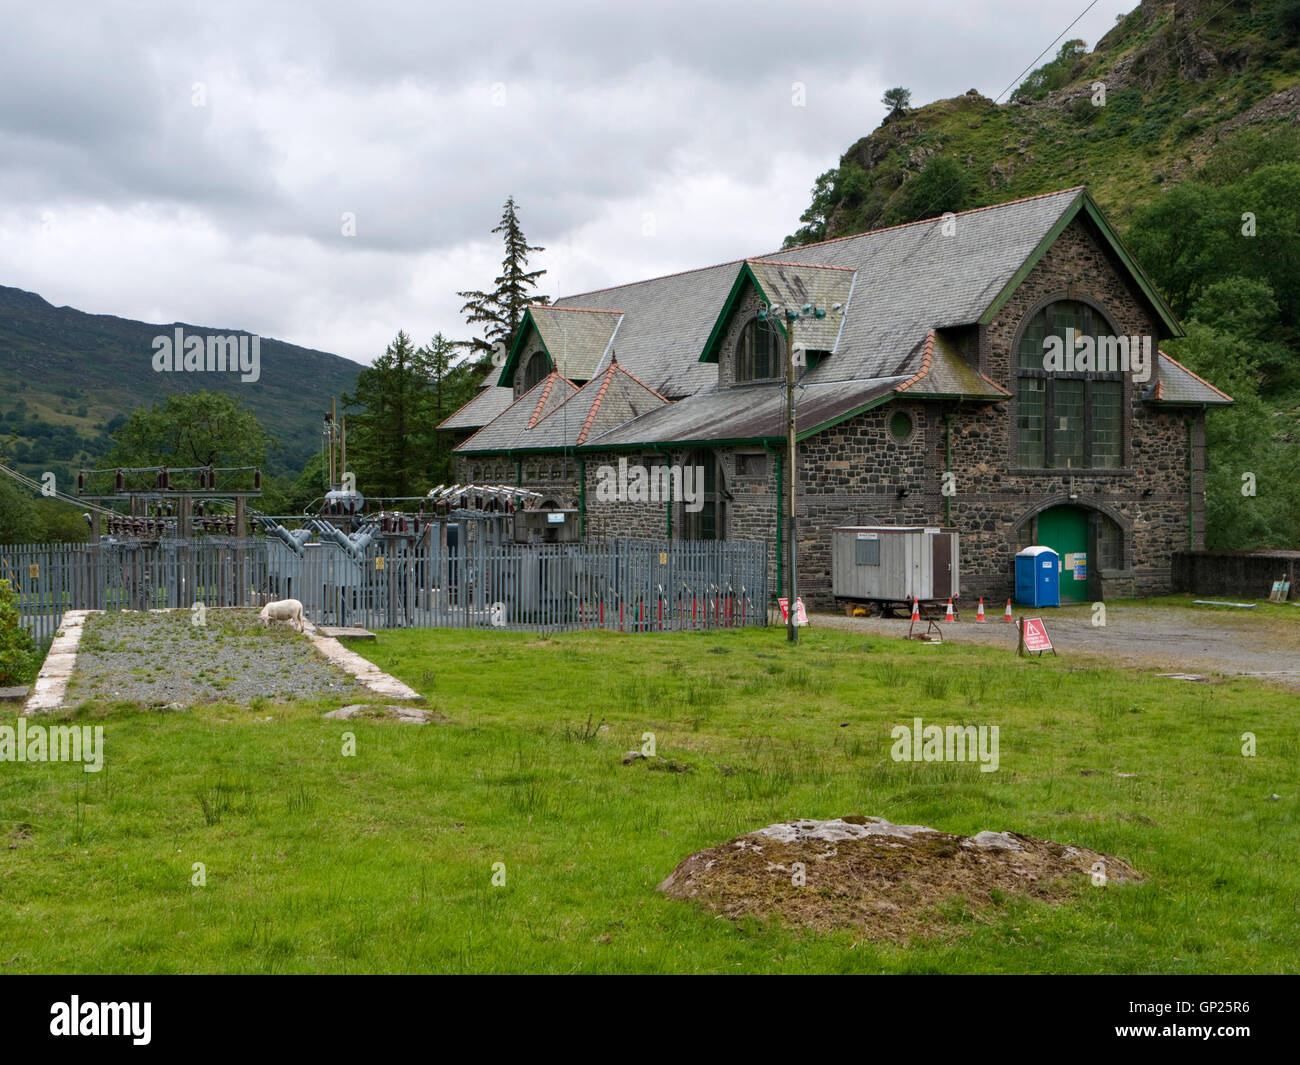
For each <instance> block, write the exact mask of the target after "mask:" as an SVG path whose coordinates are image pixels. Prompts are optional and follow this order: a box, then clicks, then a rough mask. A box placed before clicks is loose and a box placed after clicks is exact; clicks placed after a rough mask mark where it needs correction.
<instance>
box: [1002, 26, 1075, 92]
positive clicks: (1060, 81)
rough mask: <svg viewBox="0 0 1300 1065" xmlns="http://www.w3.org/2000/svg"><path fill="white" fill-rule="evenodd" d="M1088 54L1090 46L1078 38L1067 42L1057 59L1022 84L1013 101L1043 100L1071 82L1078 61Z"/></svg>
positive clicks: (1042, 67) (1040, 68) (1035, 72)
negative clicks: (1023, 99) (1022, 99)
mask: <svg viewBox="0 0 1300 1065" xmlns="http://www.w3.org/2000/svg"><path fill="white" fill-rule="evenodd" d="M1087 53H1088V45H1087V43H1086V42H1085V41H1081V40H1079V39H1078V38H1077V37H1076V38H1074V39H1073V40H1069V41H1066V42H1065V43H1064V44H1063V45H1061V47H1060V50H1059V51H1057V53H1056V58H1055V59H1053V60H1051V61H1050V62H1048V63H1045V64H1044V65H1043V66H1041V67H1039V68H1038V69H1037V70H1035V71H1034V72H1033V73H1032V74H1030V75H1029V77H1027V78H1025V80H1024V81H1022V82H1021V83H1020V87H1019V88H1018V89H1016V91H1015V92H1014V93H1013V94H1012V99H1019V98H1022V97H1023V98H1025V99H1028V100H1041V99H1042V98H1043V97H1044V96H1046V95H1047V94H1048V93H1049V92H1054V91H1055V90H1057V89H1060V88H1062V87H1063V86H1065V85H1066V84H1067V83H1068V82H1070V81H1071V80H1072V79H1073V78H1074V76H1075V74H1076V67H1077V66H1078V61H1079V60H1080V59H1082V58H1083V57H1084V56H1085V55H1087Z"/></svg>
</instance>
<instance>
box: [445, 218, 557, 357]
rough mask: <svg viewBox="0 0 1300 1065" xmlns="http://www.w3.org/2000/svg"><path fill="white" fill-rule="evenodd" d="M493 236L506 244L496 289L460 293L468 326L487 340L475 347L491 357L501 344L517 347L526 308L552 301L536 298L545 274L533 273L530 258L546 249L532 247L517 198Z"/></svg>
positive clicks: (476, 342)
mask: <svg viewBox="0 0 1300 1065" xmlns="http://www.w3.org/2000/svg"><path fill="white" fill-rule="evenodd" d="M492 232H493V233H500V234H501V235H502V238H501V239H502V241H503V242H504V244H505V249H506V254H505V258H504V259H502V261H501V273H500V274H498V275H497V277H496V278H495V279H494V280H493V282H492V283H493V284H494V285H495V286H496V287H495V288H494V289H493V290H492V291H491V292H480V291H477V290H474V291H469V292H457V293H456V295H458V296H460V297H461V299H463V300H465V305H464V306H463V307H461V309H460V310H461V313H462V314H465V315H466V318H465V320H466V322H467V323H468V324H469V325H471V326H482V328H483V336H482V337H481V338H477V339H475V340H474V341H473V342H472V343H473V346H474V349H475V351H477V352H480V353H482V354H484V355H487V354H490V353H491V352H492V349H493V347H494V346H495V345H496V344H497V343H498V342H499V343H502V344H504V345H505V346H506V348H507V349H509V347H510V345H511V344H513V343H514V340H515V334H516V333H518V331H519V323H520V322H521V321H522V320H523V317H524V308H525V307H527V306H528V304H530V303H539V304H545V303H549V302H550V300H549V299H548V297H546V296H542V295H534V294H532V291H531V290H532V289H534V288H536V287H537V279H538V278H540V277H541V276H542V275H543V274H545V273H546V271H545V270H529V269H528V256H529V254H531V253H532V252H536V251H545V250H546V249H545V248H542V247H537V246H534V245H531V244H529V243H528V241H527V240H526V239H525V238H524V231H523V227H522V226H521V225H520V224H519V209H518V207H517V206H516V205H515V198H514V197H513V196H511V197H510V198H509V199H507V200H506V205H505V209H504V210H503V211H502V214H501V222H500V223H499V224H498V225H497V227H496V228H495V229H493V230H492Z"/></svg>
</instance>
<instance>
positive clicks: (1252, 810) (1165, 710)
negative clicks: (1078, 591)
mask: <svg viewBox="0 0 1300 1065" xmlns="http://www.w3.org/2000/svg"><path fill="white" fill-rule="evenodd" d="M1295 613H1297V614H1300V611H1296V612H1295ZM1297 621H1300V619H1297ZM1292 623H1293V624H1294V623H1296V622H1292ZM357 650H359V651H360V652H361V653H363V654H366V655H367V656H368V657H371V658H372V659H373V660H374V661H375V662H376V663H377V664H378V665H379V666H380V667H381V668H384V669H387V670H389V671H390V672H393V673H395V674H396V675H398V676H399V677H401V678H402V679H403V680H405V681H406V682H407V683H409V684H411V685H412V686H414V687H416V688H418V689H419V690H421V691H423V692H424V693H425V694H426V695H427V697H428V705H429V707H430V708H431V709H434V710H437V711H438V712H440V713H441V714H444V715H446V716H447V717H448V718H449V720H448V721H447V722H446V723H442V724H432V725H428V726H422V727H420V726H412V725H403V724H398V723H395V722H389V721H372V720H357V721H350V722H345V721H326V720H322V719H321V718H320V713H321V711H322V710H323V709H326V708H328V707H329V706H330V705H333V704H330V703H326V702H319V701H318V702H299V703H294V704H287V705H285V704H276V703H271V702H260V703H259V704H258V705H256V706H255V707H252V708H244V707H235V706H230V705H222V704H215V705H211V706H207V707H203V708H198V709H195V710H194V711H192V712H190V713H186V714H165V715H160V714H157V713H150V712H146V711H141V710H138V709H136V708H133V707H130V706H125V705H121V704H118V705H114V706H106V705H88V706H84V707H82V708H81V709H80V710H79V711H77V712H76V713H75V714H69V715H67V716H68V717H71V718H75V719H77V720H81V721H83V722H86V723H95V724H102V725H103V726H104V728H105V744H106V760H105V766H104V769H103V771H102V772H100V773H98V774H87V773H83V772H82V771H81V769H80V767H79V766H75V765H42V764H29V763H12V762H0V842H2V843H3V844H4V845H3V846H0V903H2V905H0V944H3V946H2V947H0V972H6V973H17V972H24V973H29V972H46V971H61V972H62V971H73V972H119V971H126V972H213V971H216V972H227V971H233V972H377V971H437V972H513V971H545V972H628V971H635V972H751V971H781V972H988V971H1007V972H1040V971H1051V972H1169V973H1191V972H1241V971H1252V972H1280V971H1291V972H1294V971H1296V970H1297V969H1298V968H1300V965H1298V964H1297V960H1296V959H1297V958H1300V863H1297V862H1296V861H1295V855H1296V854H1297V851H1298V850H1300V821H1298V819H1297V813H1298V810H1300V807H1298V805H1297V789H1296V783H1295V781H1296V776H1295V767H1296V764H1297V757H1298V756H1300V725H1298V724H1297V723H1298V722H1300V714H1298V713H1297V711H1300V696H1297V695H1296V694H1293V693H1286V692H1283V691H1280V690H1278V689H1275V688H1270V687H1267V686H1264V685H1262V684H1259V683H1257V682H1253V681H1246V680H1240V681H1231V682H1229V683H1224V684H1219V685H1201V684H1189V683H1181V682H1176V681H1170V680H1164V679H1158V678H1155V677H1151V676H1145V675H1142V674H1140V673H1137V672H1134V671H1112V670H1107V669H1104V668H1095V667H1087V668H1083V667H1081V666H1080V665H1079V663H1077V662H1076V663H1071V661H1069V660H1068V659H1066V658H1060V659H1056V660H1051V659H1046V660H1033V661H1018V660H1016V659H1015V658H1014V657H1013V656H1011V655H1010V654H1009V653H1008V652H1006V651H1000V650H996V649H990V648H978V647H962V646H957V645H952V644H948V645H944V646H941V647H938V646H921V645H911V644H907V643H905V642H904V641H902V640H898V639H896V638H890V639H886V638H863V637H861V636H857V635H855V634H851V633H844V632H834V631H823V630H809V631H806V632H805V633H804V635H803V639H802V642H801V643H800V644H799V646H798V647H797V648H793V649H792V648H790V647H789V646H788V645H787V644H786V643H785V634H784V631H782V630H769V631H748V632H724V633H715V634H693V633H684V634H671V635H660V636H619V635H617V634H608V633H577V634H572V635H566V636H562V637H550V638H546V639H541V638H538V637H535V636H530V635H526V634H515V633H502V632H486V633H467V632H465V633H462V632H402V633H381V634H380V637H379V640H378V641H377V643H371V644H360V645H357ZM914 716H920V717H922V718H923V719H924V720H925V722H926V723H935V724H962V723H969V724H976V725H979V724H987V725H998V726H999V727H1000V729H1001V751H1000V754H1001V768H1000V769H999V771H998V772H996V773H981V772H979V771H978V767H977V766H976V765H974V764H943V763H931V764H920V765H912V764H908V763H895V762H893V761H891V759H890V757H889V749H890V746H891V742H892V741H891V739H890V736H889V730H890V728H892V727H893V726H894V725H897V724H903V723H910V721H911V719H912V718H913V717H914ZM268 718H269V720H267V719H268ZM602 722H603V724H604V725H605V726H606V728H602V727H601V724H602ZM0 723H3V724H7V725H12V724H13V717H12V715H8V716H6V717H4V718H3V720H2V721H0ZM1247 731H1250V732H1253V733H1255V735H1256V736H1257V738H1258V754H1257V756H1256V757H1254V758H1246V757H1242V754H1241V743H1242V741H1241V736H1242V733H1243V732H1247ZM646 732H653V733H654V735H655V740H656V744H657V749H658V756H659V759H658V760H655V761H649V762H646V761H639V762H636V763H634V764H632V765H629V766H623V765H621V764H620V757H621V755H622V753H623V752H624V751H627V750H631V749H633V748H637V747H640V746H641V744H642V736H643V734H644V733H646ZM345 733H351V734H353V735H354V736H355V744H356V754H355V756H352V757H344V756H343V755H342V748H343V745H344V743H345V735H344V734H345ZM670 760H671V762H673V763H676V764H675V765H673V766H671V768H672V769H675V770H677V771H656V769H657V768H661V769H662V768H669V765H668V763H669V761H670ZM1083 770H1090V771H1092V772H1091V773H1090V774H1089V775H1087V776H1084V775H1081V771H1083ZM1118 773H1134V774H1136V776H1132V777H1120V776H1117V775H1116V774H1118ZM1273 793H1277V794H1279V795H1280V796H1281V798H1280V799H1279V800H1272V799H1270V795H1271V794H1273ZM851 813H860V814H872V815H879V816H883V817H887V818H889V819H890V820H893V821H896V822H905V823H919V824H927V825H930V826H932V827H934V828H938V829H943V830H947V831H952V832H961V833H972V832H975V831H978V830H980V829H985V828H988V829H995V830H1000V829H1010V830H1014V831H1018V832H1026V833H1031V834H1033V835H1037V836H1043V837H1047V838H1050V839H1054V840H1057V841H1060V842H1062V843H1073V844H1080V845H1083V846H1087V847H1092V848H1095V849H1097V850H1101V851H1105V852H1109V853H1113V854H1116V855H1118V856H1120V857H1122V858H1124V859H1126V860H1127V861H1129V862H1131V863H1132V864H1133V865H1134V866H1136V867H1137V868H1138V869H1139V870H1141V871H1142V872H1143V873H1145V874H1146V875H1147V877H1148V880H1147V882H1146V883H1145V884H1142V885H1138V886H1122V887H1108V888H1106V889H1104V890H1100V889H1094V888H1091V887H1089V886H1087V885H1084V886H1081V887H1080V888H1079V889H1078V890H1077V891H1076V892H1075V895H1074V897H1072V898H1071V900H1070V901H1069V903H1068V904H1067V905H1064V906H1060V907H1053V906H1049V905H1047V904H1044V903H1039V902H1031V901H1027V900H1025V899H1022V898H1016V897H1013V896H1004V897H1003V898H1001V899H1000V900H999V902H998V904H997V908H996V909H994V910H992V911H983V912H982V913H976V914H971V913H969V912H967V911H966V908H965V907H960V906H954V907H952V909H951V912H952V914H953V915H954V921H955V924H954V927H953V931H952V933H951V934H949V935H946V936H944V937H941V938H935V939H929V940H924V941H919V942H914V943H913V944H912V945H911V946H909V947H903V946H897V945H885V944H880V943H875V942H871V941H867V940H865V939H863V938H862V937H860V936H854V935H851V934H848V933H834V934H816V933H810V932H799V931H791V930H786V929H782V928H779V927H773V926H764V925H762V924H759V923H757V922H754V921H750V922H747V923H745V924H742V925H736V924H733V923H731V922H729V921H726V920H720V919H716V918H714V917H713V916H712V915H710V914H708V913H705V912H703V911H701V910H699V909H697V908H696V907H695V906H693V905H691V904H687V903H682V902H679V901H674V900H669V899H665V898H663V897H661V896H660V895H658V894H657V893H656V892H655V890H654V888H655V885H656V884H657V883H658V882H659V881H660V880H662V879H663V878H664V877H665V876H666V875H667V874H668V873H669V872H670V871H671V870H672V869H673V867H674V866H675V865H676V864H677V862H678V861H679V860H680V859H682V858H683V857H685V856H686V855H687V854H690V853H691V852H693V851H696V850H699V849H701V848H704V847H708V846H712V845H714V844H717V843H721V842H723V841H725V840H727V839H729V838H731V837H733V836H735V835H738V834H740V833H742V832H746V831H749V830H752V829H755V828H759V827H761V826H763V825H766V824H770V823H772V822H775V821H781V820H787V819H791V818H794V817H817V818H824V817H834V816H839V815H844V814H851ZM11 848H12V849H11ZM196 862H201V863H203V865H204V869H205V874H206V885H205V886H202V887H199V886H194V885H193V884H192V882H191V881H192V878H194V877H195V876H196V873H195V871H194V863H196ZM494 863H504V867H505V878H506V880H505V885H504V886H502V887H494V886H493V884H492V878H493V866H494Z"/></svg>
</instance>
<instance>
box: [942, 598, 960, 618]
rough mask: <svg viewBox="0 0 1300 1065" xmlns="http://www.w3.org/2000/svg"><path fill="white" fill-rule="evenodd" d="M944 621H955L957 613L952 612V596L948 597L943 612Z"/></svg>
mask: <svg viewBox="0 0 1300 1065" xmlns="http://www.w3.org/2000/svg"><path fill="white" fill-rule="evenodd" d="M943 620H944V621H956V620H957V615H956V614H954V613H953V612H952V596H949V597H948V609H947V610H945V611H944V612H943Z"/></svg>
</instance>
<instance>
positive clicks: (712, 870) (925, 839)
mask: <svg viewBox="0 0 1300 1065" xmlns="http://www.w3.org/2000/svg"><path fill="white" fill-rule="evenodd" d="M1141 879H1142V877H1141V875H1140V874H1139V873H1137V872H1136V871H1135V870H1134V869H1133V868H1132V867H1131V866H1130V865H1128V864H1127V863H1125V862H1123V861H1121V860H1120V859H1118V858H1115V857H1113V856H1111V855H1109V854H1101V853H1098V852H1097V851H1092V850H1088V849H1087V848H1085V847H1068V846H1063V845H1062V844H1060V843H1053V842H1052V841H1051V840H1045V839H1036V838H1035V837H1033V836H1022V835H1021V834H1020V833H1018V832H980V833H978V834H977V835H974V836H955V835H952V834H950V833H948V832H938V831H936V830H935V829H933V828H926V827H924V826H922V825H895V824H891V823H890V822H889V821H886V820H884V819H883V818H880V817H861V816H857V815H853V816H848V817H843V818H836V819H835V820H833V821H809V820H801V821H789V822H786V823H784V824H779V825H769V826H768V827H767V828H760V829H759V830H758V831H757V832H750V833H748V834H747V835H744V836H740V837H738V838H736V839H733V840H730V841H729V842H727V843H723V844H721V845H720V846H717V847H711V848H710V849H708V850H703V851H699V852H697V853H695V854H692V855H690V857H688V858H686V859H684V860H683V861H682V862H681V864H680V865H678V866H677V868H676V869H674V870H673V871H672V873H671V874H670V875H669V877H668V879H667V880H665V881H664V882H663V883H662V884H660V885H659V890H660V891H662V892H664V893H665V894H667V895H669V896H671V897H672V898H678V899H694V900H695V901H696V902H699V903H700V904H702V905H703V906H705V907H707V908H708V909H709V910H711V911H713V912H714V913H718V914H721V915H723V916H725V917H730V918H740V917H744V916H746V915H748V914H752V915H754V916H756V917H760V918H764V919H775V920H778V921H781V922H783V923H785V924H790V925H801V926H805V927H811V928H818V929H827V928H854V929H861V930H862V931H864V932H865V933H866V935H867V936H868V938H871V939H892V940H898V941H906V940H907V939H910V938H912V937H913V936H918V935H931V934H934V933H935V932H938V931H941V930H942V929H943V927H944V926H946V925H947V924H948V923H949V922H948V921H947V920H946V919H945V917H944V915H943V912H942V911H943V910H944V909H949V910H950V909H951V904H952V903H958V904H962V905H963V906H964V908H966V909H969V910H978V909H980V908H982V907H984V906H988V905H990V904H991V903H992V902H994V901H995V899H996V897H997V893H999V892H1000V893H1001V894H1003V895H1006V894H1012V893H1015V894H1020V895H1031V896H1034V897H1036V898H1040V899H1044V900H1047V901H1050V902H1063V901H1065V900H1066V899H1067V898H1069V897H1070V895H1071V894H1074V893H1076V892H1077V891H1079V890H1082V889H1091V890H1097V889H1098V888H1101V887H1105V886H1107V885H1109V884H1114V883H1116V882H1122V881H1129V880H1141ZM1094 885H1096V886H1095V887H1094ZM945 904H947V905H945Z"/></svg>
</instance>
